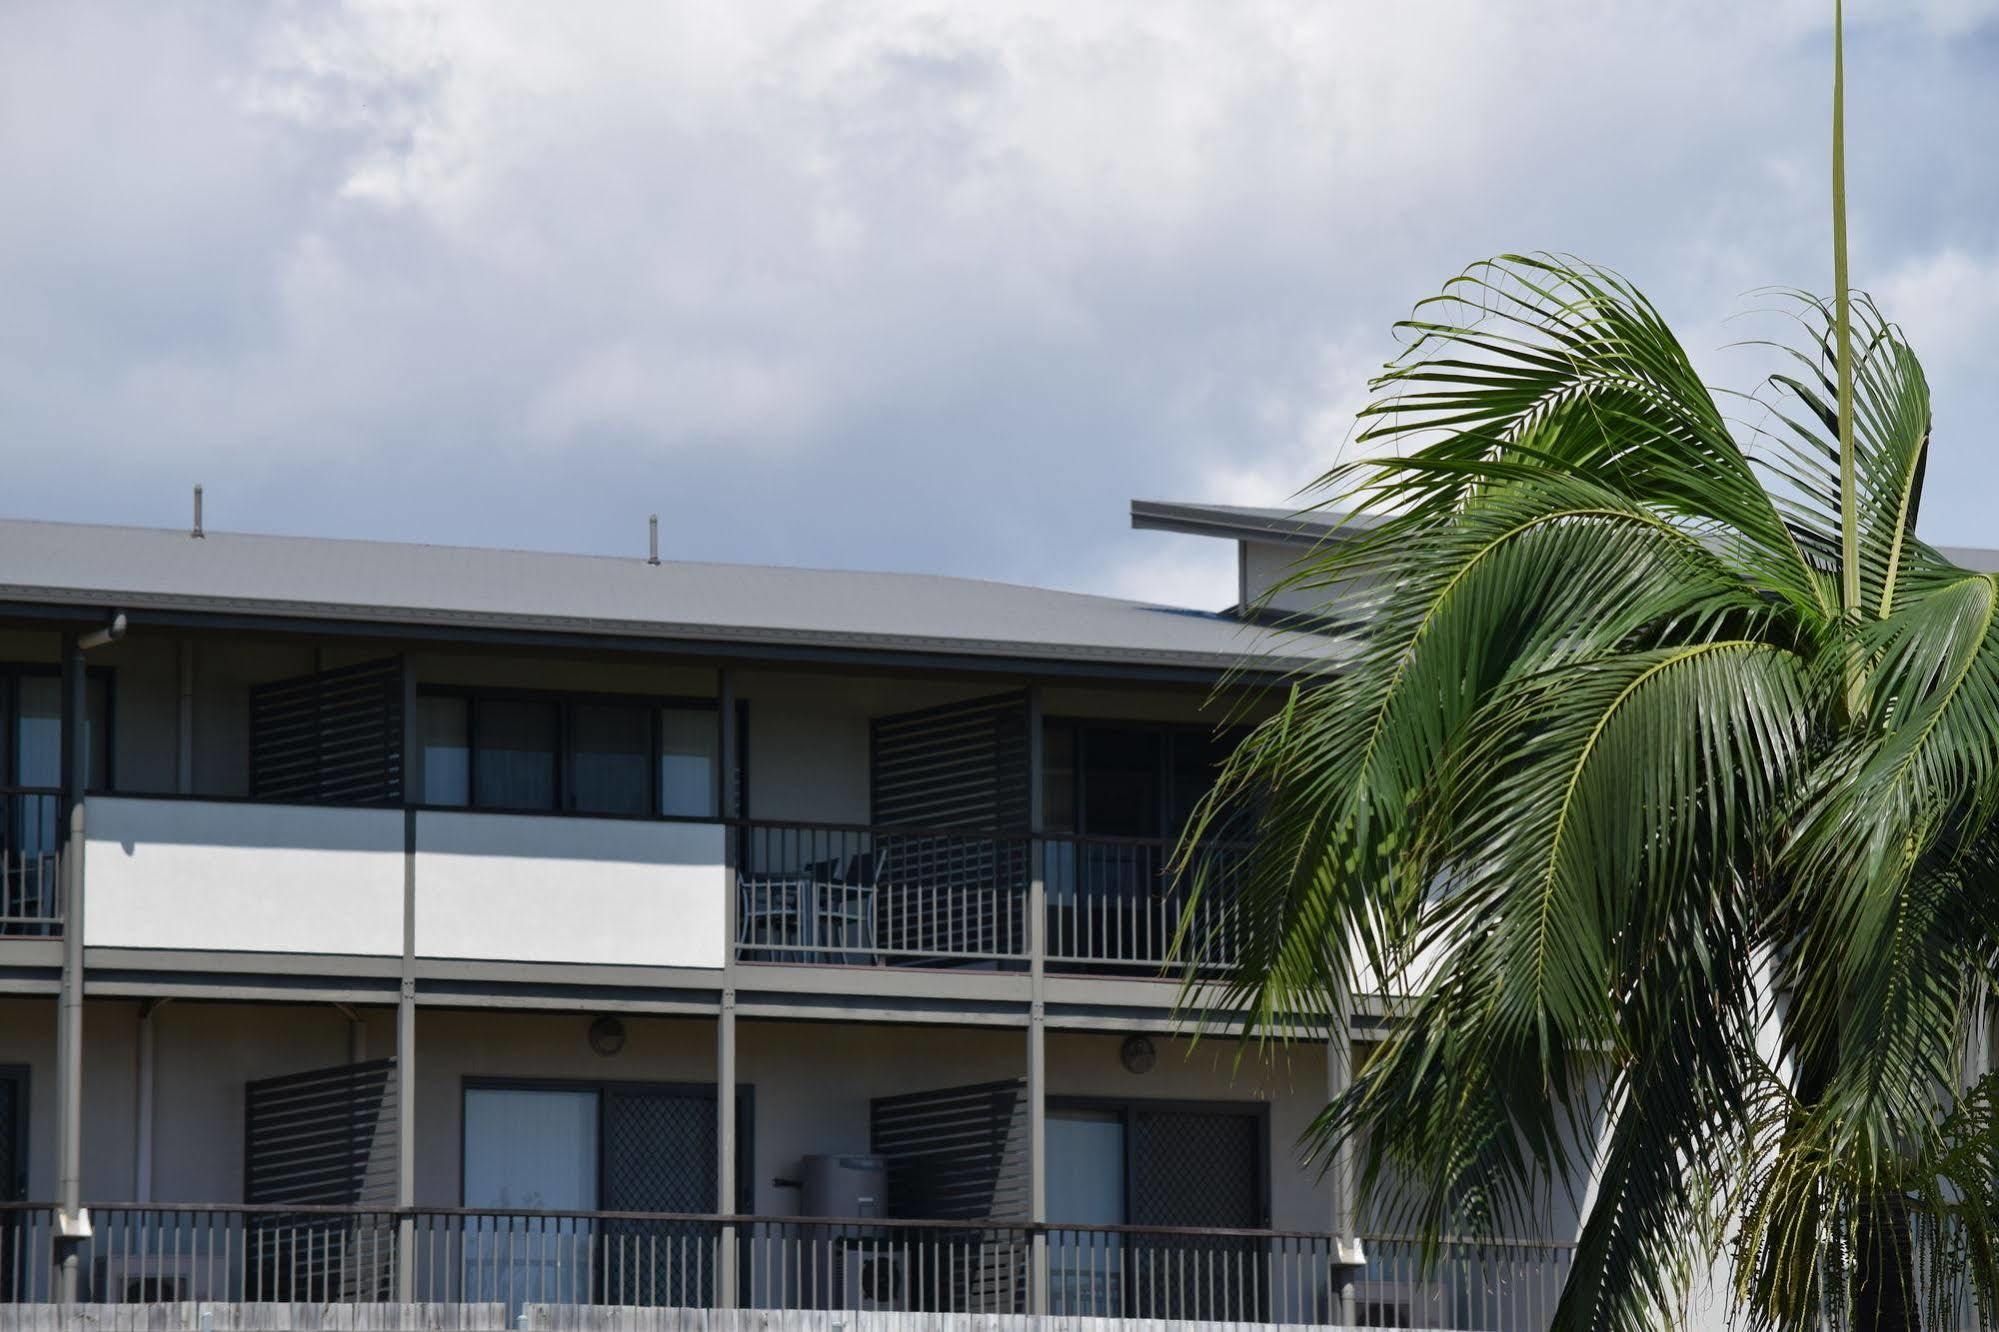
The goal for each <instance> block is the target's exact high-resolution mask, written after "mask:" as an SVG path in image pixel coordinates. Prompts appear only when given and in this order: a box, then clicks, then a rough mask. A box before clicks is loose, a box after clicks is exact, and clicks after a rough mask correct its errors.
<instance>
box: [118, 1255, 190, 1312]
mask: <svg viewBox="0 0 1999 1332" xmlns="http://www.w3.org/2000/svg"><path fill="white" fill-rule="evenodd" d="M212 1265H213V1264H210V1263H202V1262H197V1261H196V1259H195V1257H194V1255H192V1254H180V1255H165V1254H144V1253H130V1254H117V1253H113V1254H106V1255H105V1256H104V1257H102V1258H99V1259H98V1260H97V1271H96V1274H95V1280H94V1283H93V1284H94V1287H95V1290H96V1293H97V1298H98V1300H99V1301H100V1302H103V1303H107V1304H178V1303H183V1302H186V1301H190V1300H206V1299H208V1298H210V1296H211V1294H212V1292H211V1291H210V1290H209V1289H208V1286H209V1278H210V1276H211V1273H210V1272H209V1271H208V1270H207V1269H208V1268H209V1267H210V1266H212Z"/></svg>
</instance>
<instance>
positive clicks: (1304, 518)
mask: <svg viewBox="0 0 1999 1332" xmlns="http://www.w3.org/2000/svg"><path fill="white" fill-rule="evenodd" d="M1379 521H1381V520H1380V519H1379V518H1376V517H1374V516H1372V515H1370V514H1350V513H1341V512H1339V511H1337V510H1333V509H1302V510H1301V509H1258V508H1251V507H1249V506H1247V505H1241V504H1193V503H1187V502H1185V501H1180V500H1137V499H1135V500H1133V501H1132V502H1131V525H1132V526H1133V527H1134V528H1137V529H1139V530H1140V531H1152V532H1185V533H1188V534H1189V535H1192V536H1212V537H1226V538H1228V539H1229V540H1231V541H1275V542H1280V543H1282V544H1284V545H1297V546H1316V545H1318V544H1319V543H1320V542H1321V541H1324V540H1325V539H1326V538H1327V537H1330V536H1333V535H1334V534H1335V532H1336V531H1337V529H1339V528H1341V527H1343V526H1344V527H1345V528H1346V529H1347V530H1349V531H1355V530H1365V529H1366V528H1369V527H1372V526H1374V525H1375V524H1376V523H1377V522H1379Z"/></svg>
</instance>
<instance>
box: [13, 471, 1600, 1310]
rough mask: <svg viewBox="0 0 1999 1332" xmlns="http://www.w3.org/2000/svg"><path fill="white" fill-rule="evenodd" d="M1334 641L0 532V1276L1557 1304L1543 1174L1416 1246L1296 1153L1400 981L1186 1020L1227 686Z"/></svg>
mask: <svg viewBox="0 0 1999 1332" xmlns="http://www.w3.org/2000/svg"><path fill="white" fill-rule="evenodd" d="M1133 522H1134V525H1135V526H1141V527H1151V528H1159V529H1165V530H1178V531H1186V532H1193V533H1201V534H1205V535H1209V536H1219V537H1223V538H1226V539H1230V540H1234V541H1237V542H1238V543H1240V550H1241V552H1242V567H1243V593H1244V600H1245V602H1247V601H1248V600H1249V599H1250V598H1251V597H1253V596H1254V595H1255V594H1256V593H1257V592H1258V591H1259V590H1260V588H1261V587H1262V586H1265V585H1267V583H1268V581H1269V580H1270V579H1271V578H1272V577H1274V576H1276V575H1277V574H1278V573H1280V572H1281V571H1282V569H1283V568H1284V567H1285V566H1286V565H1287V564H1288V563H1289V562H1290V561H1291V560H1292V559H1295V558H1296V557H1297V554H1298V553H1299V552H1300V550H1301V549H1303V548H1309V546H1310V545H1311V544H1312V543H1313V542H1315V541H1317V540H1320V539H1322V538H1323V536H1324V532H1323V529H1320V528H1316V527H1315V525H1314V524H1312V523H1310V522H1299V521H1296V520H1292V519H1287V518H1285V517H1284V515H1281V514H1275V513H1267V512H1261V511H1250V510H1232V509H1224V508H1219V507H1214V506H1199V505H1166V504H1135V505H1134V506H1133ZM1340 650H1341V646H1340V642H1339V639H1338V636H1337V633H1335V632H1332V631H1330V630H1328V631H1326V632H1305V631H1300V630H1297V629H1295V628H1293V629H1274V628H1270V627H1267V626H1265V625H1260V624H1258V623H1256V622H1255V621H1254V619H1253V618H1252V617H1249V616H1246V615H1242V614H1238V613H1236V612H1233V611H1230V612H1219V613H1208V612H1202V611H1196V610H1190V609H1183V608H1175V607H1167V606H1157V605H1146V604H1140V603H1134V602H1127V601H1120V600H1114V599H1108V598H1102V597H1093V596H1083V595H1077V594H1073V593H1066V592H1056V591H1049V590H1043V589H1037V588H1028V587H1017V586H1006V585H1000V584H995V583H987V582H978V581H972V580H966V579H957V578H943V577H927V576H913V575H890V574H866V573H846V572H827V571H817V570H803V569H778V568H758V567H746V566H732V565H717V564H698V563H685V562H679V561H660V560H658V559H657V557H656V556H655V557H653V558H651V559H647V558H632V559H611V558H599V557H580V556H564V555H549V554H539V553H532V552H523V551H510V550H476V549H458V548H446V547H438V546H425V545H401V544H389V543H378V542H360V541H333V540H317V539H303V538H290V537H267V536H244V535H233V534H224V533H219V532H207V533H203V532H201V531H200V530H198V529H197V530H195V531H192V532H190V531H165V530H141V529H130V528H114V527H94V526H80V525H65V524H52V523H38V522H21V521H6V522H0V1198H5V1199H11V1200H14V1201H11V1202H8V1203H6V1204H5V1205H4V1206H0V1302H7V1301H12V1302H52V1301H61V1300H65V1299H69V1300H84V1301H95V1302H101V1303H123V1302H134V1301H140V1302H145V1301H165V1300H188V1301H246V1300H279V1301H311V1302H319V1303H327V1302H376V1301H402V1302H410V1301H420V1302H437V1303H485V1304H500V1305H504V1306H506V1308H507V1309H508V1310H509V1311H510V1314H511V1313H512V1312H515V1311H518V1310H520V1309H522V1308H525V1307H527V1306H530V1305H564V1306H575V1305H598V1306H606V1305H615V1306H634V1305H637V1306H657V1307H667V1308H678V1309H731V1308H742V1309H766V1310H782V1311H812V1310H827V1311H839V1312H840V1313H841V1314H842V1315H843V1316H853V1315H860V1314H864V1313H865V1312H866V1311H869V1310H911V1311H933V1312H973V1313H984V1314H997V1315H1012V1314H1023V1315H1025V1314H1035V1313H1043V1312H1047V1313H1054V1314H1070V1315H1091V1316H1097V1317H1108V1318H1124V1317H1133V1318H1136V1317H1154V1318H1156V1317H1166V1318H1174V1319H1184V1320H1198V1321H1235V1322H1264V1323H1286V1324H1349V1325H1354V1324H1358V1325H1386V1326H1424V1327H1439V1328H1442V1327H1450V1328H1466V1329H1499V1328H1515V1327H1522V1328H1524V1327H1530V1326H1534V1325H1536V1323H1537V1322H1544V1321H1545V1317H1546V1311H1547V1309H1548V1307H1549V1305H1550V1302H1551V1301H1552V1299H1553V1297H1554V1294H1555V1292H1556V1290H1557V1288H1558V1286H1559V1282H1560V1279H1561V1274H1562V1272H1563V1271H1564V1270H1565V1263H1566V1255H1567V1242H1568V1241H1569V1240H1570V1239H1572V1238H1573V1230H1574V1214H1575V1213H1574V1205H1572V1204H1565V1205H1561V1206H1556V1207H1554V1208H1553V1209H1552V1210H1553V1212H1554V1213H1556V1214H1551V1215H1550V1216H1549V1218H1548V1224H1547V1226H1546V1228H1545V1229H1544V1230H1543V1232H1542V1233H1538V1234H1532V1235H1524V1236H1522V1237H1521V1238H1520V1239H1519V1241H1518V1242H1517V1243H1514V1244H1512V1245H1505V1246H1491V1245H1488V1246H1485V1247H1483V1248H1478V1249H1472V1248H1465V1249H1463V1250H1460V1251H1453V1252H1451V1253H1448V1254H1447V1255H1446V1258H1445V1261H1444V1262H1443V1263H1441V1264H1440V1265H1438V1266H1437V1267H1436V1268H1435V1269H1434V1270H1425V1271H1421V1272H1419V1271H1418V1269H1417V1265H1416V1263H1415V1261H1414V1257H1415V1255H1414V1252H1413V1249H1412V1248H1411V1247H1410V1246H1409V1245H1407V1244H1405V1243H1403V1242H1401V1241H1399V1240H1398V1239H1397V1238H1396V1237H1395V1236H1393V1235H1391V1234H1384V1233H1381V1231H1380V1228H1379V1227H1374V1226H1370V1224H1369V1218H1368V1217H1367V1216H1363V1215H1359V1214H1358V1213H1357V1210H1356V1207H1355V1205H1354V1200H1353V1196H1352V1182H1351V1180H1350V1178H1349V1177H1348V1173H1347V1172H1345V1171H1343V1170H1340V1169H1337V1168H1334V1169H1327V1168H1325V1167H1326V1165H1327V1164H1328V1163H1319V1162H1306V1161H1303V1160H1301V1159H1300V1154H1299V1147H1298V1142H1299V1139H1300V1136H1301V1134H1302V1133H1303V1132H1304V1130H1305V1129H1306V1127H1307V1125H1308V1123H1309V1122H1310V1120H1311V1117H1312V1116H1313V1114H1314V1113H1315V1112H1316V1111H1317V1110H1318V1109H1319V1108H1320V1107H1322V1106H1323V1104H1324V1103H1325V1100H1326V1097H1327V1095H1328V1092H1329V1091H1331V1090H1337V1089H1338V1088H1339V1087H1340V1086H1341V1085H1343V1084H1344V1081H1345V1079H1346V1078H1347V1077H1349V1076H1350V1072H1351V1069H1352V1067H1353V1062H1354V1060H1355V1059H1356V1058H1357V1057H1358V1054H1359V1052H1362V1051H1364V1048H1365V1042H1366V1041H1367V1040H1368V1039H1369V1037H1370V1034H1371V1032H1372V1031H1373V1030H1375V1027H1374V1025H1373V1024H1375V1023H1376V1022H1377V1021H1378V1020H1379V1016H1380V1011H1381V1010H1380V1005H1379V1002H1378V1000H1377V999H1376V997H1373V996H1366V995H1360V996H1356V997H1355V1004H1354V1012H1353V1014H1352V1016H1351V1021H1350V1022H1349V1023H1348V1024H1345V1025H1344V1026H1339V1025H1336V1027H1335V1029H1333V1030H1330V1031H1327V1030H1298V1031H1296V1032H1293V1033H1291V1037H1292V1039H1290V1040H1289V1041H1286V1042H1281V1043H1277V1044H1273V1045H1268V1046H1264V1045H1259V1046H1250V1047H1245V1046H1242V1045H1240V1044H1238V1043H1237V1042H1235V1041H1233V1040H1230V1039H1226V1038H1224V1037H1218V1036H1213V1035H1210V1036H1208V1037H1206V1038H1204V1039H1202V1040H1200V1041H1195V1040H1193V1039H1191V1038H1190V1034H1189V1024H1188V1022H1187V1010H1186V1009H1185V1008H1184V1007H1182V1006H1181V1004H1180V1001H1181V999H1182V997H1183V992H1182V986H1181V982H1180V974H1181V973H1180V971H1179V970H1178V969H1177V968H1174V967H1171V966H1170V965H1169V964H1170V963H1172V961H1173V957H1174V955H1173V952H1172V949H1173V946H1174V942H1175V939H1176V937H1178V936H1179V934H1180V931H1181V929H1182V927H1183V923H1184V925H1185V927H1186V930H1187V934H1186V939H1187V945H1188V948H1189V949H1190V950H1191V952H1190V953H1189V954H1188V955H1189V956H1192V957H1196V958H1201V959H1204V960H1205V962H1206V963H1207V964H1209V965H1211V966H1222V965H1226V963H1227V961H1228V957H1229V954H1228V949H1229V947H1230V933H1229V910H1228V896H1227V892H1226V886H1227V866H1228V857H1229V854H1230V848H1229V847H1228V846H1227V845H1217V846H1215V847H1213V848H1208V849H1205V850H1204V852H1203V855H1204V856H1205V857H1206V858H1207V864H1208V865H1209V866H1210V869H1211V874H1212V878H1213V881H1214V883H1215V884H1216V888H1215V890H1214V891H1213V892H1211V893H1210V894H1208V895H1207V896H1205V897H1204V898H1203V901H1202V905H1201V908H1200V910H1199V911H1198V912H1196V913H1194V914H1193V916H1192V917H1191V918H1188V919H1184V920H1183V918H1184V917H1185V914H1186V913H1185V912H1184V910H1183V908H1184V907H1185V904H1186V893H1185V880H1184V876H1181V875H1178V874H1176V873H1175V872H1174V870H1173V868H1172V867H1171V865H1170V864H1169V861H1170V854H1171V851H1172V848H1173V846H1174V844H1175V842H1176V839H1177V836H1178V834H1179V832H1180V829H1181V825H1182V822H1183V820H1184V818H1185V816H1186V814H1187V812H1188V810H1189V809H1190V808H1191V806H1192V804H1193V802H1194V801H1195V800H1196V799H1198V798H1199V796H1200V795H1201V793H1202V792H1203V791H1204V790H1205V788H1206V786H1207V784H1208V782H1209V779H1210V776H1211V774H1212V772H1213V771H1214V766H1215V764H1216V762H1217V761H1218V759H1219V757H1220V755H1221V754H1222V753H1223V752H1225V748H1226V746H1227V745H1228V743H1229V740H1230V731H1229V729H1228V725H1227V723H1228V722H1229V720H1230V719H1231V718H1237V719H1239V718H1240V717H1241V716H1245V715H1254V712H1255V709H1256V708H1257V707H1258V706H1259V699H1258V697H1257V688H1258V686H1259V684H1260V683H1262V682H1264V681H1267V680H1269V679H1273V678H1276V677H1277V676H1279V675H1281V674H1282V673H1283V672H1284V671H1285V670H1287V669H1289V668H1290V667H1291V666H1293V665H1295V664H1296V663H1297V662H1299V661H1301V660H1306V659H1316V658H1321V657H1323V656H1325V655H1326V654H1337V653H1338V652H1339V651H1340ZM1246 657H1247V658H1253V662H1252V665H1251V669H1250V670H1248V671H1247V672H1246V673H1243V674H1233V675H1232V674H1231V672H1234V671H1236V670H1237V669H1238V668H1240V667H1242V666H1243V664H1244V661H1245V658H1246ZM1208 998H1211V995H1210V993H1209V992H1208V991H1205V990H1203V989H1201V988H1199V987H1196V988H1195V989H1194V990H1193V991H1192V992H1191V997H1190V998H1189V1000H1188V1002H1189V1003H1191V1004H1192V1005H1193V1006H1195V1007H1196V1008H1198V1007H1199V1006H1200V1005H1201V1004H1202V1003H1203V1002H1204V1001H1205V1000H1206V999H1208ZM1330 1164H1331V1165H1332V1166H1335V1167H1337V1166H1338V1165H1339V1163H1337V1162H1334V1163H1330Z"/></svg>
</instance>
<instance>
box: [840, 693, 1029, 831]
mask: <svg viewBox="0 0 1999 1332" xmlns="http://www.w3.org/2000/svg"><path fill="white" fill-rule="evenodd" d="M870 777H871V782H870V792H869V796H870V802H871V804H872V806H873V809H874V822H876V823H879V824H913V825H918V826H922V827H928V828H1003V829H1008V830H1010V831H1015V832H1024V831H1026V829H1027V815H1028V810H1027V794H1028V773H1027V695H1026V694H1000V695H997V696H994V697H990V698H977V699H972V700H970V701H969V702H964V703H949V704H946V705H944V706H943V707H938V708H924V709H922V710H921V711H917V712H903V713H897V714H895V715H894V716H890V717H877V718H875V721H874V728H873V753H872V755H871V766H870Z"/></svg>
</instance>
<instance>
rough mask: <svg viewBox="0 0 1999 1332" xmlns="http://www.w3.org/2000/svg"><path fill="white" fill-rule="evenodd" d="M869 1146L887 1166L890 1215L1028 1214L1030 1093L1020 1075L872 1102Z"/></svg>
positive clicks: (963, 1217) (980, 1217) (974, 1217)
mask: <svg viewBox="0 0 1999 1332" xmlns="http://www.w3.org/2000/svg"><path fill="white" fill-rule="evenodd" d="M868 1141H869V1150H871V1151H872V1152H873V1153H874V1154H875V1155H876V1156H879V1157H882V1158H884V1159H885V1160H886V1161H887V1163H888V1206H889V1212H890V1214H891V1215H893V1216H900V1217H916V1218H923V1219H927V1220H946V1221H951V1220H959V1221H985V1220H996V1219H1004V1218H1016V1219H1017V1218H1020V1217H1024V1216H1026V1215H1027V1203H1028V1200H1027V1098H1026V1096H1025V1094H1024V1092H1023V1084H1022V1083H1021V1081H1020V1080H1019V1079H1017V1078H1016V1079H1011V1080H1009V1081H1005V1082H983V1083H979V1084H976V1085H974V1086H970V1087H945V1088H942V1089H941V1090H938V1091H927V1092H915V1093H912V1094H910V1095H906V1096H884V1097H880V1098H878V1099H876V1100H875V1101H873V1102H871V1103H870V1106H869V1124H868Z"/></svg>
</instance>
